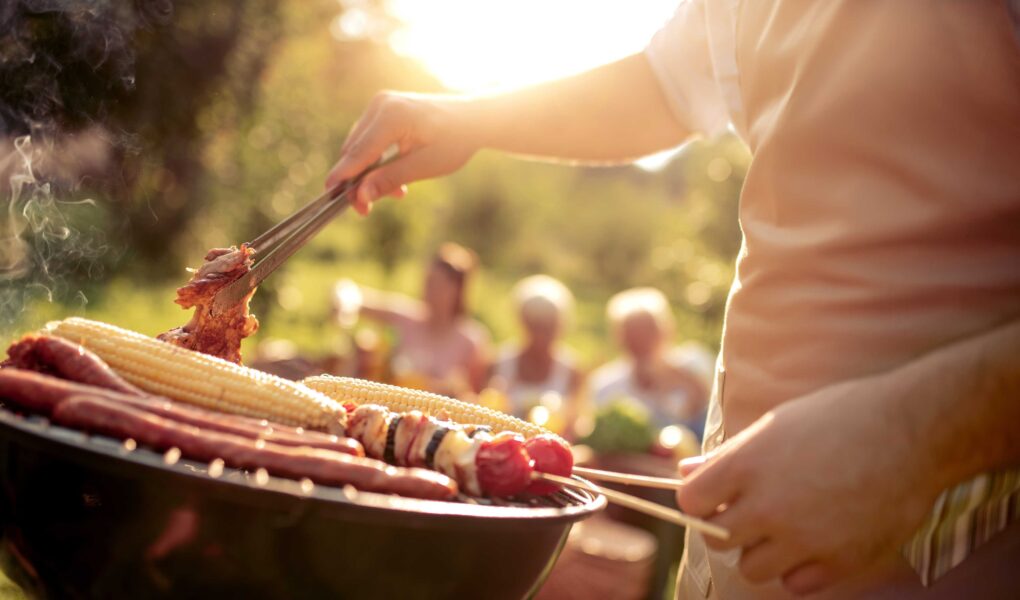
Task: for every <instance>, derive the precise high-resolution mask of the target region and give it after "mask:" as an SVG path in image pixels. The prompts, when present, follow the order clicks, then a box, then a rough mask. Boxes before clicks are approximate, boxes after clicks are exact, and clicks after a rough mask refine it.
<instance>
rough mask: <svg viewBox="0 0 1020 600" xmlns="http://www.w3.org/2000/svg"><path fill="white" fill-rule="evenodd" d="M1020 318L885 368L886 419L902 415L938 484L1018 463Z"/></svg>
mask: <svg viewBox="0 0 1020 600" xmlns="http://www.w3.org/2000/svg"><path fill="white" fill-rule="evenodd" d="M1018 349H1020V320H1018V321H1013V322H1011V323H1008V324H1006V325H1003V326H1000V327H997V328H996V329H994V330H991V331H989V332H986V333H984V334H980V335H978V336H975V337H972V338H969V339H966V340H963V341H960V342H957V343H954V344H952V345H949V346H946V347H944V348H941V349H939V350H936V351H934V352H931V353H929V354H927V355H925V356H923V357H921V358H919V359H918V360H916V361H914V362H912V363H910V364H908V365H906V366H904V367H902V368H900V369H897V370H896V371H893V372H890V373H888V374H886V375H884V376H882V379H883V380H884V381H885V384H886V385H889V386H892V388H893V390H894V393H895V403H896V404H895V406H894V410H893V412H892V413H891V417H892V418H895V419H901V420H902V422H903V424H904V426H905V428H906V429H905V433H906V435H907V437H908V439H909V440H910V441H911V443H912V444H913V445H914V446H915V447H917V448H918V449H920V450H921V451H922V454H923V455H924V456H922V457H921V458H922V460H925V461H926V462H927V464H926V468H928V469H929V470H930V473H931V476H932V477H934V479H935V483H936V484H937V485H939V486H941V487H943V488H945V487H949V486H951V485H953V484H955V483H958V482H960V481H964V480H966V479H967V478H969V477H972V476H974V475H976V474H978V473H981V472H983V471H989V470H995V469H1001V468H1005V467H1010V466H1020V352H1018Z"/></svg>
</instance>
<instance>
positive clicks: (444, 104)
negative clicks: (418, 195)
mask: <svg viewBox="0 0 1020 600" xmlns="http://www.w3.org/2000/svg"><path fill="white" fill-rule="evenodd" d="M467 104H468V102H467V101H466V100H463V99H458V98H456V97H451V96H440V95H424V94H405V93H396V92H381V93H379V94H377V95H376V96H375V98H373V99H372V101H371V102H370V103H369V105H368V109H367V110H366V111H365V114H363V115H362V116H361V118H360V119H358V121H357V123H355V125H354V128H353V129H352V130H351V133H350V135H348V136H347V139H346V140H345V141H344V144H343V146H342V147H341V148H340V159H339V161H338V162H337V163H336V165H335V166H334V167H333V169H332V170H331V171H330V172H329V175H328V176H327V177H326V187H327V188H329V187H333V186H335V185H337V184H339V183H341V182H343V181H345V180H347V179H351V178H352V177H355V176H357V175H358V174H360V173H361V172H362V171H364V170H365V169H367V168H368V167H369V166H371V165H372V164H373V163H374V162H376V161H377V160H378V159H379V157H380V156H382V154H383V152H384V151H385V150H386V149H387V148H389V147H390V146H394V145H396V147H397V148H398V150H399V156H398V158H396V159H394V160H393V161H391V162H389V163H387V164H385V165H383V166H381V167H379V168H377V169H375V170H373V171H372V172H370V173H369V174H368V175H366V176H365V178H364V179H363V180H362V181H361V183H360V184H359V185H358V189H357V190H355V192H354V202H353V206H354V208H355V210H357V211H358V212H359V213H361V214H363V215H364V214H368V211H369V210H370V209H371V206H372V203H373V202H375V201H376V200H378V199H379V198H382V197H383V196H396V197H401V196H403V195H404V194H405V193H406V191H407V187H406V185H407V184H408V183H411V182H412V181H417V180H419V179H427V178H430V177H437V176H439V175H446V174H448V173H452V172H453V171H456V170H457V169H459V168H460V167H461V166H463V165H464V163H466V162H467V161H468V159H469V158H471V156H472V155H473V154H474V153H475V152H476V151H477V149H478V145H477V144H476V143H475V142H473V138H474V136H473V135H471V134H472V132H471V127H470V126H469V125H468V124H467V123H466V118H465V113H466V107H467Z"/></svg>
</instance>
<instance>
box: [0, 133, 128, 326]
mask: <svg viewBox="0 0 1020 600" xmlns="http://www.w3.org/2000/svg"><path fill="white" fill-rule="evenodd" d="M12 146H13V148H12V150H11V151H10V152H8V153H7V154H6V156H4V157H3V158H2V159H0V173H10V175H9V177H8V190H6V192H7V193H5V194H4V196H5V198H4V204H3V206H4V210H3V213H2V215H0V328H7V327H9V326H10V325H12V324H14V323H16V322H17V321H18V319H19V317H20V316H21V313H22V312H23V311H24V310H25V308H26V307H27V306H28V305H29V304H30V303H32V302H34V301H39V300H45V301H47V302H53V301H54V300H57V299H59V300H70V301H71V302H74V303H80V304H84V303H87V301H88V299H87V297H86V295H85V292H84V290H81V289H72V285H71V283H70V282H72V281H75V280H78V279H80V277H79V275H82V274H84V276H85V278H91V277H98V276H100V275H101V274H102V268H103V263H102V262H101V261H100V259H101V258H102V257H103V255H104V254H105V253H106V252H107V248H108V247H107V244H106V243H105V236H104V234H103V233H102V231H101V230H99V229H98V228H95V227H87V226H86V227H82V226H77V227H76V226H75V224H74V221H75V220H74V219H73V218H72V214H71V213H80V212H82V211H83V210H86V211H95V210H96V208H97V207H96V203H95V202H94V201H93V200H91V199H82V200H59V199H58V198H57V195H56V194H55V193H54V192H53V189H52V186H51V184H50V183H49V182H47V181H45V180H43V179H41V178H40V177H39V173H38V168H37V166H40V167H45V166H46V165H54V166H55V167H59V165H60V163H62V162H64V161H66V160H68V158H67V150H66V149H64V150H63V151H61V150H59V149H57V148H55V147H50V148H48V149H44V148H41V147H37V146H36V145H34V144H33V142H32V139H31V138H30V137H29V136H22V137H19V138H16V139H15V140H14V141H13V144H12ZM57 156H60V157H62V160H56V159H55V158H54V157H57ZM54 172H56V171H54ZM83 220H87V219H83Z"/></svg>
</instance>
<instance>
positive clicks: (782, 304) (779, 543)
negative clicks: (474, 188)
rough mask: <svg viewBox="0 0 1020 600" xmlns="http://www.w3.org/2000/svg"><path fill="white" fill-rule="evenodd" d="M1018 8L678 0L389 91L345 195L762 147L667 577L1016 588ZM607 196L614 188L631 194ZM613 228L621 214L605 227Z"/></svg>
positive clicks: (370, 120)
mask: <svg viewBox="0 0 1020 600" xmlns="http://www.w3.org/2000/svg"><path fill="white" fill-rule="evenodd" d="M1018 22H1020V7H1018V6H1017V3H1016V2H1015V1H1012V0H974V1H971V2H931V1H923V2H922V1H920V0H906V1H903V2H860V1H859V0H830V1H828V2H803V1H798V0H771V1H761V2H716V1H711V2H710V1H707V0H690V1H686V2H683V3H681V4H680V5H679V7H678V9H677V11H676V13H675V15H674V16H673V18H672V19H671V20H670V22H669V23H668V24H667V25H666V26H665V27H664V28H663V29H662V30H660V31H659V32H658V33H657V34H656V35H655V37H654V38H653V39H652V40H651V42H650V43H649V45H648V46H647V48H646V49H645V50H644V51H643V52H640V53H637V54H634V55H632V56H629V57H627V58H624V59H622V60H619V61H617V62H614V63H611V64H608V65H605V66H603V67H600V68H596V69H593V70H590V71H587V72H584V73H581V74H578V75H576V76H572V77H568V78H565V79H562V80H558V81H552V82H547V83H544V84H540V85H536V86H534V87H531V88H526V89H523V90H518V91H510V92H505V93H498V94H489V95H479V96H444V95H418V94H400V93H393V92H386V93H380V94H379V95H378V96H376V98H375V99H374V100H373V101H372V102H371V104H370V105H369V107H368V109H367V111H366V113H365V115H364V116H363V117H362V118H361V119H360V120H359V121H358V122H357V124H356V125H355V127H354V128H353V130H352V132H351V135H350V136H349V137H348V139H347V141H346V142H345V144H344V146H343V147H342V149H341V151H340V156H339V161H338V163H337V164H336V166H335V167H334V168H333V170H332V172H331V173H330V174H329V176H328V180H327V183H328V184H330V185H332V184H336V183H337V182H340V181H343V180H346V179H348V178H351V177H354V176H355V175H357V174H358V173H360V172H361V171H362V170H363V169H365V168H366V167H367V166H369V165H370V164H372V163H373V161H375V160H377V159H378V158H379V156H380V155H381V154H382V152H383V150H384V149H385V148H387V147H389V146H390V145H391V144H397V145H398V147H399V148H400V150H401V157H400V158H398V159H397V160H396V161H394V162H392V163H390V164H388V165H386V166H384V167H383V168H380V169H378V170H376V171H374V172H372V173H371V174H369V176H368V177H366V178H365V179H364V181H363V182H362V183H361V184H360V186H359V187H358V190H357V203H356V206H357V208H358V209H359V210H360V211H362V212H365V211H367V210H368V209H369V207H370V205H371V204H372V202H374V201H376V200H378V199H379V198H381V197H383V196H386V195H391V194H401V193H403V191H404V189H405V188H404V186H405V185H406V184H408V183H410V182H412V181H416V180H420V179H424V178H428V177H436V176H440V175H445V174H447V173H450V172H452V171H455V170H457V169H458V168H460V167H461V166H462V165H464V163H466V162H467V161H468V160H469V159H470V158H471V157H472V156H473V155H474V154H475V153H476V152H477V151H478V150H480V149H482V148H489V149H496V150H501V151H505V152H508V153H513V154H517V155H523V156H529V157H536V158H546V159H565V160H569V161H571V162H575V163H576V162H587V163H599V164H604V163H609V162H624V161H630V160H633V159H635V158H637V157H640V156H644V155H648V154H651V153H654V152H658V151H662V150H665V149H669V148H673V147H676V146H677V145H678V144H681V143H682V142H684V141H685V140H688V139H689V138H690V137H691V136H693V135H696V134H713V133H716V132H719V131H721V130H724V129H726V128H728V127H732V128H733V129H734V130H735V131H736V132H737V133H738V134H739V135H740V136H741V137H742V138H743V139H744V140H745V141H746V142H747V144H748V146H749V147H750V150H751V151H752V154H753V158H752V160H751V164H750V167H749V170H748V172H747V175H746V179H745V181H744V186H743V190H742V197H741V203H740V224H741V229H742V232H743V236H744V240H743V246H742V249H741V251H740V253H739V256H738V262H737V271H736V276H735V279H734V283H733V286H732V288H731V292H730V296H729V301H728V303H727V312H726V319H725V326H724V328H723V334H722V352H721V354H720V356H719V359H718V363H717V364H718V367H717V370H716V377H715V383H714V388H713V389H714V393H713V397H712V400H711V401H710V406H709V412H708V419H707V423H706V430H705V441H704V456H703V457H702V458H701V459H700V460H698V461H692V462H688V463H685V464H683V465H682V467H681V474H682V475H684V476H686V477H687V480H686V483H685V484H684V486H683V487H682V488H681V489H680V490H679V491H678V493H677V500H678V502H679V505H680V506H681V508H683V509H684V510H685V511H687V512H689V513H691V514H694V515H697V516H701V517H706V518H709V519H710V520H711V521H712V522H714V523H716V524H719V525H723V526H726V527H728V528H729V529H730V531H731V533H732V535H731V537H730V539H729V540H727V541H725V542H722V541H717V540H708V539H705V538H703V537H702V536H700V535H696V534H693V533H689V534H688V541H687V544H686V549H685V550H686V559H685V561H684V563H683V567H682V569H681V570H680V575H679V585H678V594H679V596H680V597H682V598H725V599H727V600H734V599H736V600H739V599H742V598H783V597H787V596H789V595H791V594H808V593H814V594H816V595H817V596H816V597H823V598H848V597H849V598H861V597H865V598H867V597H872V598H879V597H881V598H907V599H909V598H928V599H934V598H962V597H971V598H1014V597H1016V596H1017V594H1018V584H1017V579H1016V575H1015V570H1016V569H1015V568H1016V565H1017V564H1020V520H1018V519H1017V518H1016V517H1017V515H1018V514H1020V511H1018V510H1017V503H1018V495H1020V434H1018V431H1020V429H1018V427H1017V423H1020V402H1018V401H1017V399H1018V398H1020V353H1018V352H1017V348H1020V268H1018V265H1020V235H1018V232H1020V176H1018V170H1017V169H1018V165H1020V93H1018V90H1020V47H1018V42H1020V39H1018V38H1020V24H1018ZM620 210H621V211H626V210H628V204H627V203H626V202H624V201H623V199H621V204H620ZM606 235H612V232H611V231H610V232H606Z"/></svg>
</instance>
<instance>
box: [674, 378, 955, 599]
mask: <svg viewBox="0 0 1020 600" xmlns="http://www.w3.org/2000/svg"><path fill="white" fill-rule="evenodd" d="M901 396H902V393H901V392H899V391H898V390H897V389H896V387H895V386H894V385H890V382H888V381H886V380H883V379H881V378H869V379H861V380H856V381H852V382H846V383H842V384H838V385H834V386H830V387H827V388H825V389H823V390H820V391H819V392H816V393H813V394H810V395H808V396H804V397H801V398H798V399H796V400H794V401H791V402H788V403H786V404H784V405H782V406H780V407H778V408H777V409H775V410H773V411H772V412H770V413H768V414H766V415H765V416H763V417H762V418H761V419H759V420H758V421H756V422H755V423H754V424H752V425H751V426H750V427H748V428H747V429H746V430H744V431H742V432H741V433H739V434H738V435H736V436H735V437H734V438H732V439H730V440H728V441H727V442H726V443H725V444H723V445H722V446H720V447H719V449H718V450H717V451H716V452H713V453H712V454H710V455H708V456H704V457H697V458H694V459H689V460H688V461H684V462H683V463H682V464H681V475H682V476H685V477H687V480H686V482H685V483H684V485H683V486H682V487H681V488H680V489H679V490H678V492H677V502H678V504H679V505H680V507H681V508H682V509H683V510H685V511H686V512H688V513H690V514H692V515H695V516H698V517H702V518H708V519H710V520H711V521H712V522H713V523H716V524H718V525H721V526H723V527H726V528H728V529H729V530H730V532H731V534H732V535H731V537H730V539H729V540H727V541H719V540H714V539H709V538H706V543H707V544H708V545H709V546H710V547H713V548H715V549H718V550H725V549H731V548H741V549H742V553H741V557H740V571H741V573H742V574H743V576H744V577H745V578H746V579H747V580H748V581H750V582H753V583H762V582H766V581H770V580H773V579H776V578H781V579H782V583H783V585H784V587H785V588H786V589H787V590H788V591H790V592H792V593H795V594H807V593H812V592H816V591H820V590H822V589H824V588H826V587H829V586H831V585H832V584H834V583H836V582H838V581H840V580H842V579H845V578H847V577H849V576H851V575H853V574H855V573H857V572H860V571H861V570H863V569H864V568H866V567H867V566H869V565H870V564H871V563H872V562H874V561H875V560H877V559H878V558H879V557H881V556H882V555H883V554H884V553H886V552H889V551H893V550H894V549H895V548H898V547H899V545H901V544H902V543H903V542H904V541H906V540H907V539H908V538H909V536H910V535H911V534H912V533H913V532H914V531H915V530H916V528H917V527H918V525H920V523H921V521H922V519H923V518H924V515H925V514H926V513H927V511H928V510H929V509H930V507H931V505H932V503H933V502H934V500H935V497H936V496H937V494H938V493H939V491H940V485H939V483H938V477H937V469H936V466H935V465H933V464H930V462H931V461H930V458H929V456H928V455H927V453H926V452H925V451H924V449H923V444H922V443H921V440H918V439H914V436H915V435H917V434H916V433H914V432H912V431H911V427H910V424H909V423H906V422H904V420H903V419H902V418H899V417H901V413H900V411H898V410H897V404H898V399H899V398H900V397H901ZM920 435H923V434H920Z"/></svg>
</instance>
